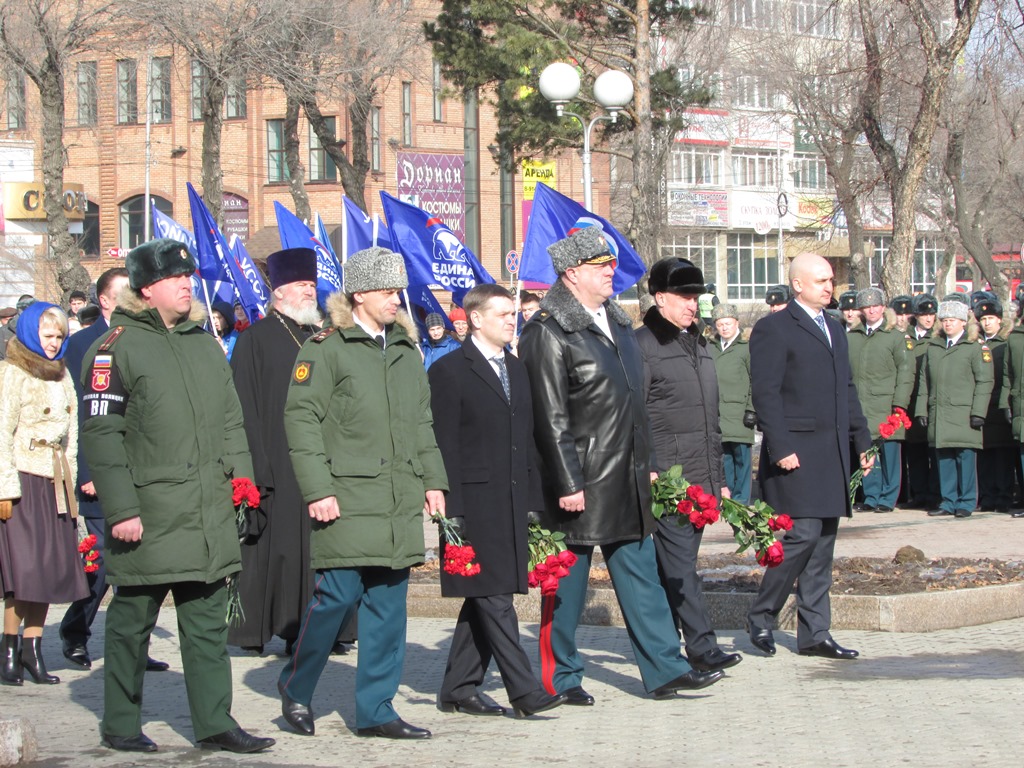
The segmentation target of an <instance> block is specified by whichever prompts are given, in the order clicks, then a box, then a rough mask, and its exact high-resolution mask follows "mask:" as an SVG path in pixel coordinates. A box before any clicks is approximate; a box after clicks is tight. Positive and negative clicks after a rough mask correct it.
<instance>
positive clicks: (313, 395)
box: [278, 247, 448, 739]
mask: <svg viewBox="0 0 1024 768" xmlns="http://www.w3.org/2000/svg"><path fill="white" fill-rule="evenodd" d="M408 282H409V280H408V275H407V273H406V269H405V264H404V262H403V260H402V257H401V256H400V255H399V254H397V253H392V252H391V251H389V250H387V249H385V248H377V247H375V248H368V249H366V250H363V251H359V252H358V253H355V254H353V255H352V256H351V257H350V258H349V260H348V262H347V263H346V264H345V293H344V294H340V293H336V294H334V295H332V296H331V297H330V298H329V299H328V300H327V310H328V313H329V314H330V319H331V322H332V323H333V326H332V327H330V328H327V329H325V330H323V331H321V332H320V333H317V334H316V335H314V336H312V337H311V338H310V339H309V340H307V341H306V342H305V343H304V344H303V345H302V349H301V350H299V354H298V357H297V359H296V361H295V367H294V368H293V369H292V377H291V383H290V384H289V389H288V398H287V403H286V405H285V414H284V415H285V418H284V424H285V431H286V432H287V435H288V446H289V451H290V453H291V460H292V466H293V467H294V469H295V477H296V479H297V480H298V485H299V490H300V491H301V493H302V498H303V500H304V501H305V502H306V503H307V504H308V505H309V516H310V517H311V518H312V520H313V525H312V533H311V535H310V542H311V561H312V566H313V568H314V570H315V571H316V575H315V578H314V584H313V597H312V599H311V600H310V602H309V606H308V607H307V608H306V611H305V614H304V615H303V617H302V620H301V623H300V626H299V630H298V634H297V640H296V641H295V643H294V646H293V655H292V657H291V659H289V661H288V663H287V664H285V667H284V669H283V670H282V671H281V676H280V679H279V680H278V690H279V691H280V693H281V707H282V714H283V715H284V719H285V721H286V722H287V723H288V724H289V725H290V726H291V727H292V728H294V729H295V730H297V731H298V732H299V733H305V734H308V735H312V734H313V732H314V725H313V713H312V711H311V709H310V702H311V701H312V698H313V692H314V690H315V689H316V684H317V681H318V680H319V679H320V674H321V673H322V672H323V669H324V666H325V665H326V664H327V659H328V657H329V656H330V654H331V648H332V647H333V646H334V641H335V639H336V638H337V636H338V630H339V629H340V628H341V627H342V625H343V624H344V623H345V622H346V621H347V619H348V618H349V616H350V615H351V614H352V613H353V612H354V611H356V610H358V616H359V631H360V635H361V636H362V637H364V638H366V639H367V640H368V641H367V642H361V643H360V644H359V646H360V649H359V659H358V662H357V667H356V691H355V695H356V728H357V732H358V734H359V735H360V736H381V737H384V738H389V739H426V738H430V731H428V730H426V729H424V728H417V727H416V726H413V725H410V724H409V723H406V722H405V721H404V720H402V719H401V718H400V717H399V716H398V714H397V713H396V712H395V708H394V705H393V703H392V700H393V699H394V697H395V695H396V694H397V692H398V683H399V680H400V678H401V675H402V663H403V661H404V658H405V626H406V608H405V603H406V594H407V591H408V585H409V568H410V567H412V566H413V565H419V564H420V563H422V562H423V554H424V541H423V522H422V520H421V514H429V513H431V512H439V513H441V514H444V510H445V498H444V491H446V490H448V480H447V477H446V475H445V470H444V463H443V461H442V458H441V453H440V451H438V448H437V443H436V442H435V439H434V431H433V420H432V418H431V411H430V387H429V385H428V383H427V374H426V372H425V371H424V370H423V365H422V362H421V360H420V353H419V351H418V349H417V348H416V330H415V325H414V324H413V322H412V320H411V318H409V316H408V315H406V314H405V313H404V312H403V313H401V314H400V313H399V306H398V297H399V292H400V291H401V289H403V288H405V287H406V286H407V285H408Z"/></svg>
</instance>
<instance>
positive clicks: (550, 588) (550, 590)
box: [540, 576, 558, 595]
mask: <svg viewBox="0 0 1024 768" xmlns="http://www.w3.org/2000/svg"><path fill="white" fill-rule="evenodd" d="M557 591H558V579H556V578H555V577H554V576H548V577H547V578H546V579H544V580H543V581H542V582H541V583H540V593H541V594H542V595H553V594H555V593H556V592H557Z"/></svg>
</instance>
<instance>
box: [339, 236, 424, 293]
mask: <svg viewBox="0 0 1024 768" xmlns="http://www.w3.org/2000/svg"><path fill="white" fill-rule="evenodd" d="M344 270H345V293H365V292H366V291H386V290H393V289H397V290H402V289H403V288H408V287H409V274H408V273H407V272H406V270H405V261H404V260H403V259H402V256H401V254H398V253H395V252H394V251H389V250H388V249H387V248H381V247H380V246H374V247H373V248H367V249H365V250H362V251H356V252H355V253H353V254H352V255H351V256H349V257H348V261H346V262H345V267H344Z"/></svg>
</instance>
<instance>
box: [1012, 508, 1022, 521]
mask: <svg viewBox="0 0 1024 768" xmlns="http://www.w3.org/2000/svg"><path fill="white" fill-rule="evenodd" d="M1010 517H1015V518H1017V519H1020V518H1022V517H1024V509H1018V510H1015V511H1013V512H1011V513H1010Z"/></svg>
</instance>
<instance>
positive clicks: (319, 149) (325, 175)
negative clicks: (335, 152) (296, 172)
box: [309, 117, 338, 181]
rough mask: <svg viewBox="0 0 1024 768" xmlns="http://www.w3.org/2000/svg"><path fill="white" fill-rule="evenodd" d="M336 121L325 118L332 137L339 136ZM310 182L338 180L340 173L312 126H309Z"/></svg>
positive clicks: (331, 118)
mask: <svg viewBox="0 0 1024 768" xmlns="http://www.w3.org/2000/svg"><path fill="white" fill-rule="evenodd" d="M335 119H336V118H333V117H325V118H324V121H325V122H326V123H327V129H328V130H329V131H330V132H331V135H332V136H335V135H337V134H335V133H334V125H335ZM309 180H310V181H337V180H338V171H337V168H335V165H334V161H333V160H332V159H331V156H330V155H328V154H327V150H326V149H324V147H323V144H321V143H320V137H319V136H317V135H316V131H314V130H313V126H312V125H310V126H309Z"/></svg>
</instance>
